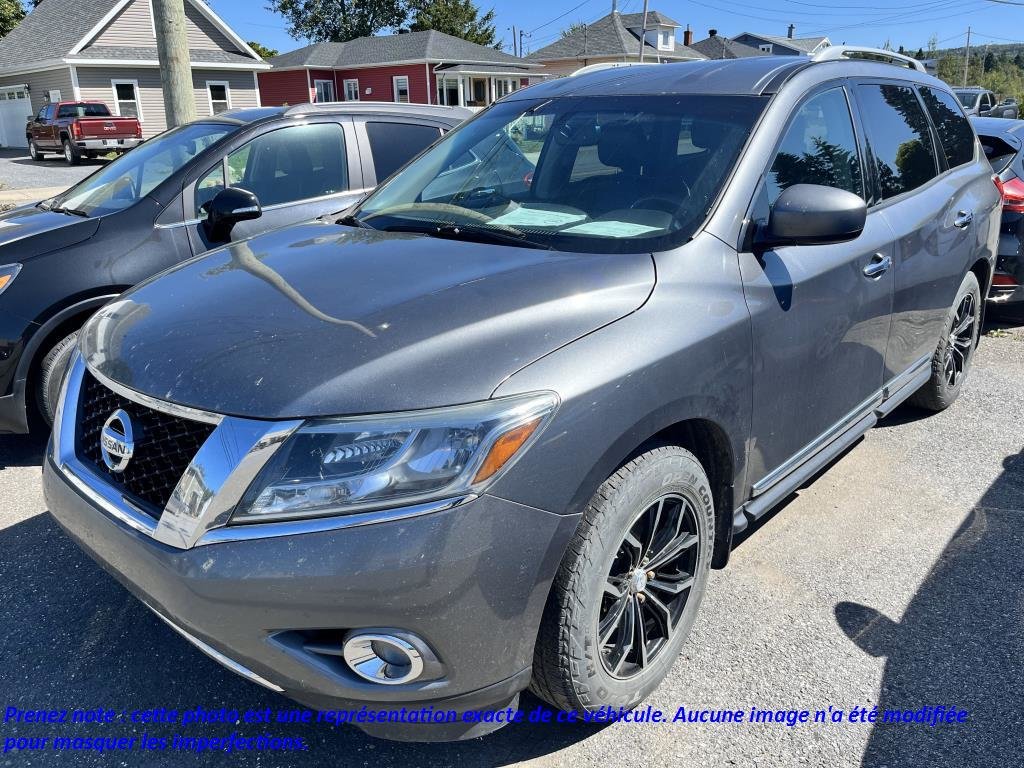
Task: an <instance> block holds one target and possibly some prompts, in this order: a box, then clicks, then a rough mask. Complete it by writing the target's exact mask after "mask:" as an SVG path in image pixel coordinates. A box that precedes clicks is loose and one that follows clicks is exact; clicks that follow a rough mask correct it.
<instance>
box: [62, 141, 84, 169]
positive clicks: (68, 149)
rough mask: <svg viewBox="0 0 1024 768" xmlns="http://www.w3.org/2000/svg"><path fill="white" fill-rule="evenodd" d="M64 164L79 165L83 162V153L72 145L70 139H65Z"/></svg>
mask: <svg viewBox="0 0 1024 768" xmlns="http://www.w3.org/2000/svg"><path fill="white" fill-rule="evenodd" d="M64 162H66V163H67V164H68V165H78V164H79V163H80V162H82V153H81V152H79V151H78V147H76V146H75V145H74V144H73V143H71V140H70V139H64Z"/></svg>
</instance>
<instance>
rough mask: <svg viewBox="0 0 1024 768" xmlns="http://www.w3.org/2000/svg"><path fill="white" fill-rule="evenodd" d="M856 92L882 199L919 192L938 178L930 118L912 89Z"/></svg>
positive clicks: (869, 87) (875, 88) (870, 87)
mask: <svg viewBox="0 0 1024 768" xmlns="http://www.w3.org/2000/svg"><path fill="white" fill-rule="evenodd" d="M857 93H858V100H859V101H860V104H861V107H862V109H863V113H864V115H863V118H864V119H863V122H864V124H865V126H866V127H867V132H868V138H869V139H870V142H871V150H872V153H873V154H874V157H875V174H876V175H877V177H878V184H879V187H880V188H881V192H882V198H883V199H888V198H890V197H895V196H896V195H900V194H903V193H904V192H909V191H910V190H912V189H917V188H918V187H920V186H921V185H922V184H926V183H927V182H929V181H930V180H931V179H933V178H935V175H936V173H937V168H936V165H935V150H934V147H932V138H931V132H930V131H929V128H928V118H927V117H926V116H925V113H924V110H923V109H922V108H921V102H919V101H918V100H917V94H916V93H914V91H913V89H911V88H908V87H906V86H902V85H861V86H858V88H857Z"/></svg>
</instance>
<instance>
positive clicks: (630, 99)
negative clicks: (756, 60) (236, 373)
mask: <svg viewBox="0 0 1024 768" xmlns="http://www.w3.org/2000/svg"><path fill="white" fill-rule="evenodd" d="M766 102H767V99H765V98H762V97H753V96H708V95H701V96H653V97H652V96H615V97H564V98H556V99H544V100H537V99H533V100H514V101H505V102H500V103H498V104H496V105H495V106H493V107H491V108H490V109H489V110H487V111H486V112H484V113H482V114H481V115H480V116H479V117H478V118H476V119H474V120H472V121H471V122H469V123H467V124H465V125H464V126H463V127H461V128H459V129H458V130H456V131H453V132H452V133H450V134H448V136H447V137H446V138H445V139H443V140H441V141H440V142H439V143H437V144H436V145H435V146H434V147H433V148H431V149H429V150H428V151H427V152H426V153H425V154H423V155H422V156H421V157H419V158H418V159H416V160H415V161H413V162H412V163H411V164H410V165H409V166H407V167H406V168H405V169H404V170H403V171H401V172H400V173H399V174H398V175H397V176H395V177H394V178H393V179H392V180H391V181H389V182H388V183H387V184H385V185H384V186H383V187H381V188H380V189H379V190H378V191H376V192H375V193H373V194H372V195H371V196H370V197H368V198H367V199H366V201H365V202H364V203H363V204H362V205H361V206H360V208H359V210H358V211H357V212H356V214H355V219H356V220H357V221H358V223H360V224H361V225H363V226H369V227H372V228H374V229H382V230H387V231H403V232H423V233H425V234H430V235H435V236H441V237H454V238H459V239H481V240H485V241H487V242H501V243H510V244H514V243H516V242H519V243H521V244H522V245H526V246H534V247H544V248H552V249H557V250H564V251H576V252H604V253H609V252H612V253H618V252H639V251H651V250H659V249H664V248H668V247H673V246H675V245H678V244H679V243H681V242H683V241H684V240H685V239H687V238H689V237H691V236H692V235H693V233H694V232H695V231H696V230H697V228H698V227H699V226H700V225H701V223H702V222H703V220H704V218H705V217H706V216H707V214H708V212H709V210H710V208H711V206H712V204H713V203H714V201H715V199H716V198H717V196H718V193H719V191H720V190H721V188H722V186H723V184H724V183H725V180H726V178H727V177H728V175H729V172H730V171H731V169H732V167H733V165H734V164H735V162H736V158H737V157H738V156H739V153H740V150H741V149H742V147H743V145H744V143H745V142H746V140H747V138H748V136H749V135H750V132H751V128H752V126H753V125H754V122H755V121H756V120H757V118H758V116H759V115H760V114H761V112H762V110H763V109H764V105H765V104H766ZM351 220H352V219H351V218H349V219H347V221H351ZM343 221H346V220H343Z"/></svg>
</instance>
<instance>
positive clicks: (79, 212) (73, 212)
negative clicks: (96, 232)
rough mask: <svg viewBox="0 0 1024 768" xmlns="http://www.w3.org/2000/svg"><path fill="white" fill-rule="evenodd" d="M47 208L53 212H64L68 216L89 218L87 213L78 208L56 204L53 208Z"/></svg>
mask: <svg viewBox="0 0 1024 768" xmlns="http://www.w3.org/2000/svg"><path fill="white" fill-rule="evenodd" d="M49 210H51V211H53V212H54V213H66V214H68V215H69V216H81V217H82V218H83V219H88V218H89V214H88V213H86V212H85V211H83V210H80V209H78V208H65V207H64V206H62V205H58V206H56V207H55V208H50V209H49Z"/></svg>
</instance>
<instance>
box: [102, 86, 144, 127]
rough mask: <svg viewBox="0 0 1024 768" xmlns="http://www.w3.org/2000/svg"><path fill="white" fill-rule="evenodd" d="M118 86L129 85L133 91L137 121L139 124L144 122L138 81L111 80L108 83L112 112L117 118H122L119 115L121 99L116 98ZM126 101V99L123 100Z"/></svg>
mask: <svg viewBox="0 0 1024 768" xmlns="http://www.w3.org/2000/svg"><path fill="white" fill-rule="evenodd" d="M119 85H130V86H131V87H132V88H133V89H134V90H135V111H136V112H138V113H139V116H138V121H139V123H140V124H142V123H144V122H146V121H145V119H144V118H143V116H142V91H141V90H140V89H139V81H138V80H120V79H116V78H115V79H112V80H111V81H110V92H111V93H112V94H113V96H114V112H116V113H117V116H118V117H123V115H122V114H121V101H122V100H121V99H118V98H117V86H119ZM124 101H127V99H124Z"/></svg>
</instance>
